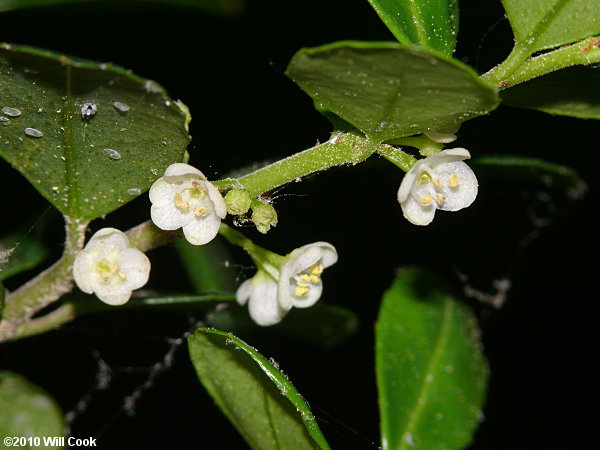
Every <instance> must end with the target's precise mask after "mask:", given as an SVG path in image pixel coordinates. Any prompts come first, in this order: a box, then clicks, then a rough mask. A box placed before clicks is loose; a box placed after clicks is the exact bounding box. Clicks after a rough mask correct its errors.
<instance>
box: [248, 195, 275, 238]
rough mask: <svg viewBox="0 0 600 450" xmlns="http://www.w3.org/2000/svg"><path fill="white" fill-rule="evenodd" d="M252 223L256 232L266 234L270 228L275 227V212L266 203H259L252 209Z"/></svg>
mask: <svg viewBox="0 0 600 450" xmlns="http://www.w3.org/2000/svg"><path fill="white" fill-rule="evenodd" d="M252 222H254V225H256V229H257V230H258V231H260V232H261V233H263V234H266V233H267V231H269V230H270V229H271V227H274V226H277V211H275V208H273V207H272V206H271V205H269V204H268V203H260V204H258V205H256V206H255V207H254V208H252Z"/></svg>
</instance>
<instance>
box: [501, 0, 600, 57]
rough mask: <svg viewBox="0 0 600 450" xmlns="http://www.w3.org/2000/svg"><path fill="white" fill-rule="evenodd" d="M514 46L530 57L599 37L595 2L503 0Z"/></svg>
mask: <svg viewBox="0 0 600 450" xmlns="http://www.w3.org/2000/svg"><path fill="white" fill-rule="evenodd" d="M502 4H503V5H504V9H505V10H506V14H507V16H508V20H509V21H510V24H511V26H512V29H513V33H514V34H515V41H516V46H519V47H523V48H527V49H528V50H529V53H530V54H531V53H533V52H536V51H539V50H545V49H550V48H555V47H558V46H559V45H563V44H570V43H572V42H575V41H578V40H580V39H583V38H586V37H588V36H593V35H595V34H599V33H600V8H599V7H598V0H502Z"/></svg>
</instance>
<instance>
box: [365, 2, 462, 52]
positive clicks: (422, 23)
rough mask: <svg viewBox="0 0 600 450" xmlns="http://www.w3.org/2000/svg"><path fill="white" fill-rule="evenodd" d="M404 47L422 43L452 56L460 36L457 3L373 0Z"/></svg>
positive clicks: (382, 17) (377, 9) (374, 6)
mask: <svg viewBox="0 0 600 450" xmlns="http://www.w3.org/2000/svg"><path fill="white" fill-rule="evenodd" d="M369 3H370V4H371V6H372V7H373V9H375V11H376V12H377V14H378V15H379V17H380V18H381V20H383V23H385V24H386V26H387V27H388V28H389V29H390V31H391V32H392V34H393V35H394V36H396V39H398V41H400V42H401V43H402V44H420V45H423V46H424V47H427V48H430V49H433V50H437V51H439V52H441V53H444V54H446V55H449V56H450V55H452V53H453V52H454V48H455V47H456V34H457V33H458V1H457V0H369Z"/></svg>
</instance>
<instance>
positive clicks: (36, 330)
mask: <svg viewBox="0 0 600 450" xmlns="http://www.w3.org/2000/svg"><path fill="white" fill-rule="evenodd" d="M82 300H84V299H81V298H79V299H73V300H69V301H67V302H65V303H63V304H62V305H61V306H59V307H58V308H56V309H55V310H54V311H52V312H50V313H48V314H46V315H44V316H41V317H38V318H34V319H31V320H30V321H29V322H26V323H24V324H23V325H21V326H19V327H18V328H17V329H16V330H15V332H14V334H13V336H12V337H11V339H20V338H24V337H29V336H35V335H37V334H41V333H45V332H47V331H50V330H53V329H55V328H58V327H59V326H61V325H64V324H66V323H68V322H71V321H72V320H74V319H75V318H77V317H80V316H82V315H85V314H92V313H96V312H108V311H111V312H112V311H123V310H128V309H133V308H141V307H148V306H152V307H156V306H173V305H190V304H198V303H204V302H225V301H233V300H235V294H206V295H185V296H170V297H147V298H141V299H133V300H131V301H130V302H128V303H126V304H124V305H122V306H119V307H118V308H115V307H114V306H111V305H107V304H105V303H101V302H100V301H95V299H94V301H90V302H87V301H82Z"/></svg>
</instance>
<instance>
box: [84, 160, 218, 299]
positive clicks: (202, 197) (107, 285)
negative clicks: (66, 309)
mask: <svg viewBox="0 0 600 450" xmlns="http://www.w3.org/2000/svg"><path fill="white" fill-rule="evenodd" d="M150 201H151V202H152V208H151V210H150V216H151V218H152V221H153V222H154V224H155V225H156V226H157V227H159V228H161V229H163V230H176V229H178V228H183V234H184V235H185V237H186V239H187V240H188V241H190V242H191V243H192V244H194V245H202V244H206V243H208V242H210V241H211V240H212V239H214V237H215V236H216V235H217V233H218V232H219V226H220V225H221V219H223V218H225V215H226V214H227V208H226V206H225V201H224V200H223V197H222V196H221V193H220V192H219V190H218V189H217V188H216V187H215V186H213V185H212V183H210V182H209V181H207V179H206V177H205V176H204V175H203V174H202V172H200V171H199V170H198V169H196V168H194V167H192V166H190V165H188V164H180V163H178V164H172V165H170V166H169V167H168V168H167V170H166V171H165V174H164V176H163V177H161V178H159V179H158V180H156V182H155V183H154V184H153V185H152V187H151V188H150ZM149 274H150V261H149V260H148V258H147V257H146V255H144V254H143V253H142V252H140V251H139V250H137V249H135V248H131V247H130V246H129V239H128V238H127V236H126V235H125V234H124V233H123V232H121V231H119V230H117V229H115V228H103V229H101V230H100V231H98V232H97V233H96V234H94V235H93V236H92V238H91V239H90V240H89V242H88V243H87V245H86V246H85V248H84V249H83V250H82V251H81V252H79V254H78V255H77V257H76V258H75V261H74V263H73V278H74V279H75V283H76V284H77V286H78V287H79V289H81V290H82V291H83V292H85V293H87V294H92V293H93V294H96V296H97V297H98V298H99V299H100V300H102V301H103V302H105V303H108V304H110V305H122V304H124V303H126V302H127V301H128V300H129V298H130V297H131V292H132V291H133V290H134V289H138V288H140V287H142V286H144V285H145V284H146V283H147V282H148V277H149Z"/></svg>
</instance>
